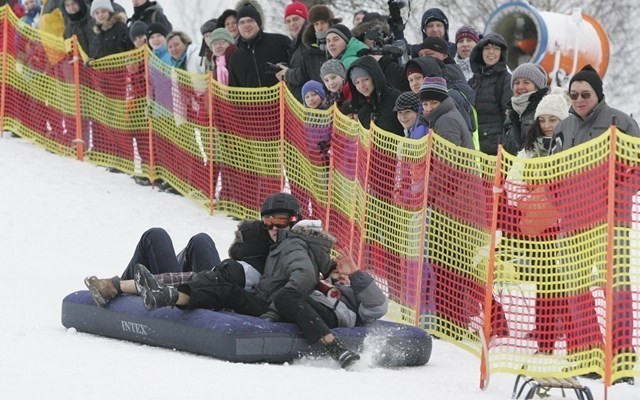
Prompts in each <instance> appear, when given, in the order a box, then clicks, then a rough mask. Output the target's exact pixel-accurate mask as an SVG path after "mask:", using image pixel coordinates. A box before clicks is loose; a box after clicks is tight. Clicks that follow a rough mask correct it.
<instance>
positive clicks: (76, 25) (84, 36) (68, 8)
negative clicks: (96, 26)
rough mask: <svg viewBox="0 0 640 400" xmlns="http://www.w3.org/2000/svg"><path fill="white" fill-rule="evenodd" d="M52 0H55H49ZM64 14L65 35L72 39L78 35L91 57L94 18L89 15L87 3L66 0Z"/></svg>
mask: <svg viewBox="0 0 640 400" xmlns="http://www.w3.org/2000/svg"><path fill="white" fill-rule="evenodd" d="M51 1H53V0H49V2H51ZM47 4H48V3H47ZM62 16H63V17H64V36H63V37H64V38H65V39H70V38H71V37H73V35H76V37H77V38H78V44H79V45H80V47H81V48H82V50H83V51H84V52H85V53H86V54H87V55H88V56H89V57H91V54H90V53H91V47H90V40H91V38H93V20H92V19H91V16H90V15H89V7H88V6H87V3H85V2H84V0H64V1H63V5H62Z"/></svg>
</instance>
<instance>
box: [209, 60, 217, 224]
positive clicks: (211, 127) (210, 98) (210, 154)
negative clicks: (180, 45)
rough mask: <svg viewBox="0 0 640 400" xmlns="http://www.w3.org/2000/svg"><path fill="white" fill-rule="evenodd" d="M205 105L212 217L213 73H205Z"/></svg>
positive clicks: (213, 190) (210, 210)
mask: <svg viewBox="0 0 640 400" xmlns="http://www.w3.org/2000/svg"><path fill="white" fill-rule="evenodd" d="M207 100H208V101H207V103H208V107H209V110H208V111H209V215H213V206H214V204H213V202H214V201H215V186H216V183H215V182H216V178H215V177H214V176H213V172H214V171H213V161H214V160H213V73H212V72H211V71H209V72H207Z"/></svg>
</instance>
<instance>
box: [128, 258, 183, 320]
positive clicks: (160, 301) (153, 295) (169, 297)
mask: <svg viewBox="0 0 640 400" xmlns="http://www.w3.org/2000/svg"><path fill="white" fill-rule="evenodd" d="M133 278H134V280H135V282H136V289H138V292H140V296H142V303H143V304H144V307H145V308H146V309H147V310H149V311H153V310H156V309H158V308H160V307H167V306H174V305H175V304H176V301H178V289H176V288H175V287H173V286H164V287H161V286H160V285H159V284H158V282H157V281H156V279H155V278H154V277H153V275H152V274H151V272H149V270H148V269H147V268H146V267H145V266H144V265H142V264H136V265H135V267H134V273H133Z"/></svg>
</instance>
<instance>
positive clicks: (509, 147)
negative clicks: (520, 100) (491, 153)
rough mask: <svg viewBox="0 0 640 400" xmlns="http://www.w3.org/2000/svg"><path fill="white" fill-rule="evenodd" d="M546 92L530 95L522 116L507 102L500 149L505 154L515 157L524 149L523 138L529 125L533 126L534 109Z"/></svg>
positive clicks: (544, 90)
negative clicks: (503, 133) (507, 106)
mask: <svg viewBox="0 0 640 400" xmlns="http://www.w3.org/2000/svg"><path fill="white" fill-rule="evenodd" d="M548 91H549V89H548V88H543V89H540V90H538V91H536V92H534V93H532V94H531V96H529V104H528V105H527V108H526V109H525V110H524V112H523V113H522V115H519V114H518V113H517V112H516V111H515V110H514V109H513V106H512V103H511V102H509V108H508V109H507V119H506V120H505V125H504V129H505V135H504V140H503V144H502V147H503V148H504V150H505V151H506V152H507V153H509V154H511V155H514V156H515V155H516V154H518V152H519V151H520V150H522V149H523V148H524V142H525V136H526V134H527V132H528V131H529V128H531V125H533V120H534V118H533V117H534V116H535V114H536V108H537V107H538V104H539V103H540V100H542V98H543V97H544V96H545V95H546V94H547V92H548Z"/></svg>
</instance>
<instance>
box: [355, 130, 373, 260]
mask: <svg viewBox="0 0 640 400" xmlns="http://www.w3.org/2000/svg"><path fill="white" fill-rule="evenodd" d="M370 124H371V125H369V130H368V131H367V134H368V139H369V140H368V143H369V146H368V150H367V154H366V157H367V163H366V166H365V168H366V169H365V172H364V182H363V190H362V192H363V193H364V206H363V207H362V217H361V219H360V226H361V229H362V232H360V243H359V245H358V266H360V267H361V266H362V253H363V251H364V241H365V236H366V232H367V228H366V224H367V203H368V200H367V199H368V198H369V194H368V193H367V192H368V187H369V175H370V173H369V172H370V171H371V148H372V147H373V135H375V131H374V129H373V128H374V126H375V124H374V122H373V121H371V122H370ZM359 136H362V131H360V135H359ZM360 143H362V141H359V143H358V144H360ZM360 147H361V146H360V145H358V151H357V152H356V182H357V181H358V175H359V172H358V167H357V166H359V165H360Z"/></svg>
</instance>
